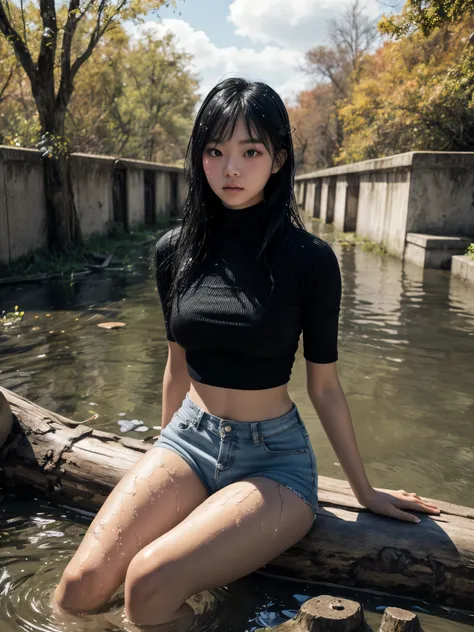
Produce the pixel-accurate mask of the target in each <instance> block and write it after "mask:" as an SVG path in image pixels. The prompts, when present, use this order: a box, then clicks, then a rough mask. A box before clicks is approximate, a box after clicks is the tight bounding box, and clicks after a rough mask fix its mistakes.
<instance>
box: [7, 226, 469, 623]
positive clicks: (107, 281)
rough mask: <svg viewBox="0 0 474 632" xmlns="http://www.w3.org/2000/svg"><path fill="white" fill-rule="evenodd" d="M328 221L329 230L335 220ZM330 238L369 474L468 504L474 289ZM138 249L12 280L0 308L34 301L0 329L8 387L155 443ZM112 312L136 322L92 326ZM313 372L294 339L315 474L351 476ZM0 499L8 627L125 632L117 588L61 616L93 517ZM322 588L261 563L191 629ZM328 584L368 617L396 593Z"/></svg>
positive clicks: (145, 263)
mask: <svg viewBox="0 0 474 632" xmlns="http://www.w3.org/2000/svg"><path fill="white" fill-rule="evenodd" d="M318 230H322V231H324V236H325V237H326V238H327V239H328V240H331V239H332V232H331V229H330V228H327V227H324V228H319V227H318ZM334 248H335V250H336V253H337V255H338V258H339V261H340V264H341V269H342V274H343V284H344V293H343V300H342V313H341V328H340V361H339V371H340V375H341V381H342V383H343V386H344V389H345V392H346V395H347V398H348V401H349V405H350V408H351V411H352V415H353V419H354V425H355V427H356V432H357V438H358V443H359V447H360V450H361V453H362V456H363V459H364V463H365V464H366V468H367V472H368V475H369V479H370V481H371V483H372V484H373V485H375V486H380V487H389V488H393V489H399V488H403V489H407V491H417V492H418V493H420V494H421V495H424V496H429V497H434V498H439V499H443V500H449V501H451V502H454V503H458V504H463V505H469V506H474V492H473V491H472V490H473V489H474V473H473V454H472V446H473V444H474V428H473V425H472V420H473V419H474V381H473V380H474V378H473V375H474V353H473V351H474V290H473V288H469V287H468V286H466V285H465V284H464V283H463V282H461V281H459V280H456V279H453V280H450V277H449V274H448V273H447V272H444V271H433V270H430V271H423V270H420V269H419V268H416V267H414V266H411V265H402V263H401V262H400V261H399V260H398V259H394V258H391V257H380V256H377V255H374V254H371V253H368V252H364V251H363V250H361V249H359V248H343V247H341V246H339V245H338V244H334ZM142 257H143V258H142V259H141V260H137V263H138V267H137V268H136V272H135V273H133V274H130V273H128V274H118V275H114V274H109V275H108V276H105V275H104V276H95V277H94V278H88V279H83V280H80V281H77V282H76V283H74V284H72V285H69V282H68V281H66V282H55V283H49V284H47V285H23V286H18V287H16V288H15V287H2V288H1V289H0V311H1V310H3V309H5V310H11V309H12V308H13V307H14V306H15V305H19V306H20V309H22V310H24V311H25V318H24V320H23V322H22V323H20V324H18V325H14V326H11V327H9V328H2V329H1V330H0V355H1V361H0V383H1V384H2V386H5V387H7V388H10V389H12V390H15V391H16V392H18V393H19V394H21V395H23V396H25V397H27V398H28V399H31V400H34V401H36V402H37V403H39V404H41V405H42V406H44V407H46V408H49V409H52V410H55V411H57V412H60V413H62V414H65V415H67V416H70V417H72V418H73V419H76V420H77V421H80V420H84V419H87V418H89V417H90V416H91V414H92V413H98V414H99V417H98V419H97V420H96V421H94V422H92V423H93V424H94V426H95V427H97V428H100V429H103V430H107V431H111V432H115V433H117V434H118V433H119V432H120V429H119V426H118V424H117V421H118V420H119V419H123V418H126V419H139V420H141V421H143V423H144V424H145V425H146V426H148V428H149V431H148V432H146V433H139V432H132V433H130V436H134V437H136V438H140V439H145V440H147V441H150V442H151V441H152V437H153V435H156V434H157V431H156V430H155V429H153V426H154V425H158V424H159V423H160V405H161V380H162V374H163V369H164V365H165V362H166V357H167V345H166V340H165V337H164V324H163V318H162V315H161V311H160V308H159V303H158V298H157V294H156V290H155V286H154V282H153V275H152V273H151V267H150V266H151V253H142ZM36 317H37V318H36ZM107 320H120V321H123V322H125V323H126V327H124V328H122V329H120V330H104V329H101V328H99V327H97V324H98V323H99V322H104V321H107ZM305 379H306V372H305V363H304V359H303V357H302V354H301V350H300V351H299V353H298V355H297V360H296V363H295V366H294V369H293V375H292V381H291V383H290V393H291V395H292V397H293V399H294V400H295V401H296V403H297V404H298V406H299V408H300V411H301V412H302V415H303V417H304V420H305V423H306V426H307V427H308V430H309V433H310V436H311V440H312V443H313V446H314V449H315V452H316V456H317V459H318V468H319V472H320V473H321V474H323V475H326V476H334V477H337V478H343V477H344V474H343V472H342V470H341V468H340V466H339V465H338V464H337V459H336V457H335V455H334V452H333V451H332V448H331V446H330V444H329V442H328V440H327V438H326V435H325V434H324V431H323V429H322V427H321V425H320V423H319V421H318V419H317V416H316V413H315V411H314V409H313V408H312V406H311V403H310V401H309V399H308V397H307V394H306V390H305ZM469 422H471V423H469ZM0 511H1V515H0V524H1V531H0V534H1V540H0V546H1V547H2V550H1V557H2V562H3V564H2V569H1V570H0V591H1V595H2V596H1V597H0V621H1V629H2V632H3V631H5V632H13V631H14V630H15V631H17V630H30V629H33V628H35V629H42V630H47V631H52V630H64V629H68V630H69V629H71V630H86V629H87V630H90V629H96V630H101V631H105V630H119V629H125V628H124V627H123V625H124V623H123V618H122V617H123V594H122V593H121V592H120V590H119V591H118V592H117V594H116V596H115V598H114V600H112V603H111V604H109V606H110V607H109V608H108V609H107V610H106V611H105V612H103V613H101V614H98V615H91V616H89V617H80V618H77V617H76V618H75V620H71V621H69V622H68V623H67V625H66V624H65V623H64V622H63V623H61V622H60V621H58V620H56V618H55V615H54V614H53V613H52V612H51V610H50V607H49V601H50V597H51V595H52V591H53V590H54V587H55V586H56V584H57V582H58V581H59V578H60V576H61V573H62V570H63V569H64V568H65V566H66V564H67V562H68V561H69V559H70V558H71V556H72V554H73V552H74V551H75V550H76V549H77V547H78V545H79V542H80V541H81V539H82V537H83V535H84V533H85V531H86V528H87V524H88V523H89V522H90V520H86V519H85V518H81V516H80V514H79V513H76V512H74V513H71V512H70V511H69V510H63V511H61V510H60V509H54V508H52V507H51V506H50V505H48V504H47V503H44V502H42V501H40V500H38V499H36V500H33V499H30V500H25V501H24V502H20V499H18V498H17V499H15V500H14V501H13V500H12V499H11V498H10V497H7V499H6V500H5V502H4V503H3V504H1V505H0ZM328 592H329V594H331V592H330V591H329V590H328V588H327V587H318V586H317V585H311V586H310V585H308V584H301V585H300V584H295V583H286V582H281V581H280V582H276V581H271V580H270V579H269V578H265V577H263V576H261V575H252V576H250V577H248V578H245V579H243V580H240V581H239V582H234V583H233V584H231V585H230V586H228V587H227V588H223V589H220V590H219V591H213V593H212V594H210V593H209V594H207V595H202V596H201V601H200V602H199V603H200V604H201V605H200V606H199V607H200V608H201V610H202V611H203V614H202V615H200V618H199V617H198V618H197V619H196V621H195V622H194V623H193V627H192V628H191V629H196V630H219V631H221V632H222V631H223V630H229V631H232V632H237V631H240V630H242V631H243V630H253V629H255V628H257V627H263V626H266V625H276V624H277V623H279V622H281V621H283V620H285V619H286V618H288V617H290V616H293V614H294V613H295V611H296V610H297V608H298V607H299V605H300V604H301V603H302V602H303V601H304V600H305V599H307V598H308V597H310V596H314V595H317V594H321V593H324V594H326V593H328ZM333 594H338V595H341V596H346V597H347V598H354V599H357V600H358V601H361V602H364V603H366V606H367V608H370V609H371V612H370V613H369V615H368V619H369V622H370V623H372V625H374V627H376V624H378V622H379V621H380V618H381V614H382V612H383V608H384V607H385V606H386V605H395V602H394V600H393V599H390V604H385V603H384V602H383V600H380V599H379V600H377V599H375V598H374V597H371V598H370V600H369V601H368V602H366V601H365V599H366V597H365V596H364V595H363V594H358V593H357V594H354V593H348V594H344V593H343V591H342V590H338V591H336V592H334V593H333ZM198 599H199V597H198ZM399 605H401V607H408V608H417V607H418V608H421V607H423V604H418V606H417V605H416V604H413V603H411V602H404V603H403V604H402V603H400V604H399ZM424 607H425V608H426V611H427V612H434V610H433V607H432V606H427V605H426V604H424ZM437 614H438V616H441V615H442V614H443V612H442V611H437ZM421 619H422V623H423V624H424V628H425V629H426V630H427V632H434V631H437V630H443V631H446V632H455V631H457V630H463V629H465V626H464V623H467V622H468V619H466V620H464V621H463V622H462V623H461V621H460V620H459V621H458V622H456V621H455V620H454V619H453V618H452V617H450V618H449V620H446V619H435V618H433V617H430V616H429V615H427V614H425V615H422V616H421ZM162 629H163V628H162ZM167 629H173V627H170V626H168V628H167Z"/></svg>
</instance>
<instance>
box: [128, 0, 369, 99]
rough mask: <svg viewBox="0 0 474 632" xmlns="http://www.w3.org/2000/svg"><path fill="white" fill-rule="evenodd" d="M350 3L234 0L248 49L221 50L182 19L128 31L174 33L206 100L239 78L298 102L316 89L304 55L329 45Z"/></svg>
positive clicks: (232, 12)
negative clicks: (332, 27)
mask: <svg viewBox="0 0 474 632" xmlns="http://www.w3.org/2000/svg"><path fill="white" fill-rule="evenodd" d="M216 1H217V0H216ZM221 1H223V0H219V2H221ZM349 1H350V0H233V1H232V2H231V4H230V6H229V15H228V16H227V21H228V22H229V23H230V24H231V25H233V27H234V29H235V35H237V36H241V37H246V38H249V40H250V42H249V43H246V45H245V46H244V47H239V46H235V45H232V46H231V45H229V46H217V45H216V44H214V43H213V42H212V39H211V37H210V35H208V34H207V33H205V32H204V31H202V30H196V29H194V28H193V27H192V25H191V24H189V23H188V22H186V21H185V20H180V19H163V20H161V21H159V22H155V21H147V22H145V23H143V24H141V25H138V26H136V25H134V24H132V23H128V24H127V25H126V28H127V30H128V31H129V33H130V34H131V36H132V37H135V38H139V37H140V33H141V32H142V31H151V32H152V33H154V34H155V35H156V36H157V37H162V36H163V35H164V33H166V32H171V33H173V34H174V35H175V36H176V37H175V40H176V43H177V46H178V47H179V48H181V49H183V50H185V51H186V52H188V53H190V54H191V55H192V57H193V61H192V63H191V65H190V70H191V71H192V72H193V73H194V74H195V75H196V76H197V77H198V79H199V81H200V94H201V96H202V98H204V97H205V95H206V94H207V93H208V92H209V90H210V89H211V88H212V87H213V86H214V85H215V84H216V83H217V82H218V81H219V80H221V79H224V78H225V77H228V76H235V75H239V76H242V77H244V78H246V79H250V80H254V81H264V82H266V83H268V84H269V85H271V86H272V88H274V89H275V90H276V91H277V92H278V93H279V94H280V96H281V97H282V98H283V99H284V100H286V102H287V103H289V104H293V103H294V101H295V98H296V95H297V94H298V92H300V91H301V90H304V89H308V88H310V87H311V79H310V78H308V77H307V76H306V75H304V74H303V73H301V71H299V70H298V68H299V67H301V66H304V64H305V62H304V53H305V52H306V51H307V50H309V49H310V48H312V47H314V46H316V45H318V44H323V43H324V41H325V37H326V34H327V20H328V19H329V18H330V17H337V13H338V11H340V10H342V8H343V7H345V6H347V4H348V2H349ZM365 8H366V10H367V11H368V12H369V13H370V14H371V15H373V16H374V17H375V16H376V15H379V14H380V12H381V11H380V9H381V7H380V6H379V4H378V0H365ZM213 27H214V28H215V24H213ZM211 36H212V34H211ZM234 40H235V38H234ZM247 42H248V40H247Z"/></svg>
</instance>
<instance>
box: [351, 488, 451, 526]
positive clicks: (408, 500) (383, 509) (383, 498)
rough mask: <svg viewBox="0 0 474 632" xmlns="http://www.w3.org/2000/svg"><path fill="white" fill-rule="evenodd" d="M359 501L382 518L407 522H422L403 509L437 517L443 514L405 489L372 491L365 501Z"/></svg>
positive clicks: (437, 508) (365, 497)
mask: <svg viewBox="0 0 474 632" xmlns="http://www.w3.org/2000/svg"><path fill="white" fill-rule="evenodd" d="M358 500H359V502H360V504H361V505H364V507H367V509H370V511H373V512H374V513H376V514H379V515H380V516H388V517H389V518H397V519H398V520H405V521H406V522H420V519H419V518H418V517H417V516H414V515H413V514H411V513H408V512H406V511H402V509H411V510H412V511H421V512H423V513H429V514H436V515H439V514H440V512H441V510H440V509H439V507H436V506H435V505H430V504H428V503H427V502H426V501H424V500H422V499H421V498H420V497H419V496H417V494H415V492H406V491H405V490H404V489H399V490H397V491H393V492H392V491H390V492H389V493H386V492H381V491H378V490H376V489H371V490H370V492H369V493H368V494H367V495H365V496H364V498H363V499H358Z"/></svg>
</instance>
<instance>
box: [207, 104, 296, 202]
mask: <svg viewBox="0 0 474 632" xmlns="http://www.w3.org/2000/svg"><path fill="white" fill-rule="evenodd" d="M256 141H261V139H255V138H252V139H249V134H248V132H247V127H246V125H245V120H244V118H243V116H240V117H239V118H238V119H237V122H236V124H235V129H234V133H233V135H232V138H231V139H230V140H228V141H226V142H225V143H216V142H215V139H211V141H210V142H209V143H208V144H207V145H206V146H205V147H204V153H203V156H202V166H203V169H204V172H205V174H206V178H207V181H208V183H209V186H210V187H211V189H212V190H213V191H214V193H215V194H216V195H217V197H218V198H220V199H221V200H222V203H223V204H224V206H227V207H228V208H233V209H242V208H247V207H248V206H252V205H253V204H257V203H258V202H261V201H262V200H263V197H264V196H263V193H264V192H263V189H264V187H265V185H266V183H267V181H268V179H269V177H270V176H271V174H272V173H276V172H277V171H278V169H279V168H280V166H281V165H278V164H275V165H274V167H273V168H272V156H271V155H270V154H269V153H268V151H267V149H266V148H265V145H264V144H263V143H262V142H256ZM284 153H285V152H283V154H284ZM282 164H283V163H282ZM229 185H234V186H236V187H239V188H238V189H234V190H232V189H229V188H226V187H228V186H229Z"/></svg>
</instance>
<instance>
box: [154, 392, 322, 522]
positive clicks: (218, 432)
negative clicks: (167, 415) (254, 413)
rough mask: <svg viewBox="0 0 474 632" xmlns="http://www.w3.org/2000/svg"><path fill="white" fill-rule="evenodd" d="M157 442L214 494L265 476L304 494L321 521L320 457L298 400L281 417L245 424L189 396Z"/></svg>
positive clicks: (304, 498)
mask: <svg viewBox="0 0 474 632" xmlns="http://www.w3.org/2000/svg"><path fill="white" fill-rule="evenodd" d="M154 445H155V446H156V447H160V448H167V449H169V450H172V451H173V452H176V453H177V454H179V455H180V456H181V457H182V458H183V459H184V460H185V461H186V462H187V463H188V464H189V465H190V466H191V468H192V469H193V470H194V472H196V474H197V475H198V476H199V478H200V479H201V481H202V482H203V483H204V485H205V487H206V488H207V491H208V492H209V495H212V494H213V493H215V492H216V491H217V490H218V489H222V488H223V487H225V486H226V485H230V484H231V483H234V482H235V481H241V480H244V479H246V478H249V477H251V476H265V477H266V478H270V479H272V480H274V481H276V482H277V483H280V484H281V485H283V486H284V487H287V488H288V489H290V490H291V491H292V492H294V493H295V494H296V495H297V496H299V497H300V498H302V499H303V500H304V501H305V502H306V503H307V504H308V505H310V507H311V508H312V510H313V523H314V521H315V520H316V509H317V506H318V473H317V469H316V457H315V455H314V452H313V448H312V446H311V442H310V439H309V435H308V431H307V430H306V427H305V425H304V423H303V421H302V419H301V417H300V414H299V412H298V409H297V407H296V405H295V404H293V407H292V409H291V410H290V411H289V412H287V413H286V414H284V415H282V416H281V417H276V418H275V419H268V420H265V421H254V422H246V421H245V422H242V421H234V420H232V419H223V418H221V417H216V416H215V415H211V414H210V413H208V412H206V411H205V410H203V409H202V408H200V407H199V406H198V405H197V404H196V403H195V402H193V400H192V399H191V398H190V397H189V394H187V395H186V397H185V399H184V400H183V403H182V405H181V408H180V409H179V410H178V411H177V412H176V413H175V414H174V415H173V417H172V419H171V421H170V422H169V423H168V424H167V425H166V426H165V428H164V429H163V430H162V431H161V435H160V437H159V439H157V440H156V441H155V443H154Z"/></svg>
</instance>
